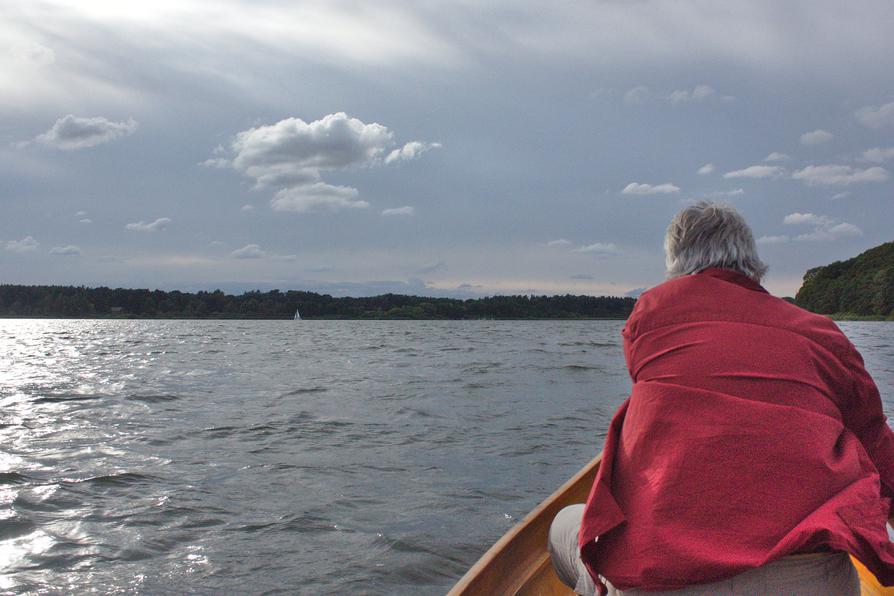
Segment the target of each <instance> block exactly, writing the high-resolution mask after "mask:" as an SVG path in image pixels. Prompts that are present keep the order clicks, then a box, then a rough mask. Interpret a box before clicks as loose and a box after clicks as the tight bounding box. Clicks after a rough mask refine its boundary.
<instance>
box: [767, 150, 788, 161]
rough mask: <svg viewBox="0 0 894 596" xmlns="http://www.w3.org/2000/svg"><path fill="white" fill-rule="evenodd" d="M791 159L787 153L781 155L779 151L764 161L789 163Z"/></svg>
mask: <svg viewBox="0 0 894 596" xmlns="http://www.w3.org/2000/svg"><path fill="white" fill-rule="evenodd" d="M790 159H791V157H789V156H788V155H787V154H785V153H780V152H778V151H774V152H773V153H771V154H770V155H768V156H767V157H765V158H764V161H788V160H790Z"/></svg>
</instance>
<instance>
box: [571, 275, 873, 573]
mask: <svg viewBox="0 0 894 596" xmlns="http://www.w3.org/2000/svg"><path fill="white" fill-rule="evenodd" d="M625 345H626V350H627V357H628V365H629V368H630V372H631V377H632V379H633V381H634V385H633V390H632V393H631V396H630V400H629V402H628V405H627V407H626V411H624V412H623V414H621V415H620V416H622V419H621V420H620V421H616V423H618V424H619V426H620V432H619V435H618V440H617V445H616V446H613V447H614V449H611V447H612V446H611V445H607V449H606V453H605V457H606V458H607V459H611V466H612V473H611V477H610V478H606V479H604V480H603V481H604V482H607V483H608V484H609V485H610V493H611V495H612V498H613V499H614V500H615V502H616V503H617V506H618V508H619V510H620V511H622V512H623V514H624V518H625V519H624V522H623V523H621V524H620V525H618V527H617V529H616V530H613V531H608V529H606V528H604V527H603V526H604V525H605V520H606V519H607V517H606V513H607V510H606V509H607V505H606V503H605V502H600V503H596V504H594V507H593V508H591V509H590V510H588V511H587V513H585V515H584V523H583V531H582V535H581V541H582V543H583V544H586V545H587V546H585V547H584V550H583V552H584V555H583V556H584V560H585V562H586V561H588V560H593V561H598V570H599V573H601V574H602V575H604V576H605V577H607V578H608V579H609V580H610V581H611V582H612V583H613V584H614V585H615V586H617V587H619V588H648V589H665V590H670V589H675V588H681V587H684V586H687V585H691V584H694V583H704V582H711V581H715V580H718V579H722V578H724V577H729V576H732V575H735V574H738V573H742V572H744V571H747V570H748V569H752V568H756V567H760V566H762V565H765V564H767V563H768V562H771V561H773V560H776V559H778V558H779V557H780V556H785V555H791V554H796V553H810V552H821V551H842V552H854V553H857V552H860V551H861V550H865V549H864V548H862V546H861V545H860V541H861V540H862V539H871V538H872V537H873V536H875V537H876V538H878V537H879V536H884V537H886V534H885V533H884V526H883V524H884V519H885V517H887V515H886V513H885V512H882V511H881V507H882V506H883V503H882V502H881V500H880V499H879V494H880V487H879V481H878V475H876V474H871V473H868V472H870V471H871V470H872V469H873V464H872V461H871V460H870V459H869V458H868V457H867V450H868V449H874V448H875V446H874V445H868V446H864V445H863V444H861V441H860V439H859V438H858V437H857V435H856V434H855V433H854V431H853V430H849V429H848V428H846V427H845V423H848V422H849V423H851V427H852V428H853V427H855V426H857V425H859V426H860V431H861V432H862V433H863V434H864V435H865V436H866V437H867V439H866V440H867V442H870V443H872V442H874V441H875V440H876V435H877V434H878V433H877V431H878V430H879V429H878V428H875V429H872V428H871V426H870V427H867V423H868V422H871V420H869V418H874V421H875V423H876V424H879V423H880V424H884V417H883V416H881V411H880V410H877V411H876V410H871V409H870V410H871V411H869V410H867V409H866V408H865V407H864V405H863V404H861V403H851V402H862V401H864V400H865V398H866V397H867V396H866V394H865V392H866V391H871V390H872V389H871V388H869V387H864V388H863V392H862V393H859V392H855V388H854V382H855V381H854V378H853V377H852V375H851V367H852V366H854V365H857V364H858V359H859V356H858V355H857V354H856V352H855V351H854V350H853V348H852V347H851V346H850V344H849V342H848V341H847V339H846V338H845V337H844V335H843V334H841V333H840V332H839V331H837V329H836V328H835V326H834V324H833V323H831V321H829V320H828V319H825V318H823V317H818V316H816V315H812V314H810V313H806V312H804V311H801V310H800V309H798V308H797V307H794V306H792V305H789V304H788V303H786V302H784V301H782V300H779V299H777V298H773V297H771V296H769V295H768V294H766V293H765V292H764V291H763V290H762V289H761V288H760V286H758V285H757V284H754V283H753V282H750V281H749V280H748V279H747V278H745V277H744V276H742V275H741V274H736V273H734V272H731V271H729V270H723V269H711V270H707V271H704V272H701V273H698V274H696V275H691V276H687V277H685V278H679V279H676V280H672V281H670V282H667V283H665V284H663V285H662V286H659V287H657V288H655V289H654V290H653V291H652V292H649V293H648V295H644V297H643V298H641V302H639V304H638V306H637V308H636V310H635V311H634V313H633V314H632V315H631V317H630V319H629V321H628V325H627V327H626V328H625ZM861 368H862V366H861ZM875 400H876V402H878V397H877V395H876V397H875ZM870 403H871V402H870ZM842 412H848V413H850V414H851V415H852V416H861V417H862V418H861V419H860V420H859V421H857V420H856V419H853V420H845V419H844V416H843V414H842ZM854 423H857V424H854ZM872 430H875V431H876V433H875V434H873V433H872V432H870V431H872ZM881 430H882V431H885V432H883V433H882V435H881V437H882V439H883V440H889V439H888V438H889V437H890V433H889V432H887V428H886V427H885V428H884V429H881ZM868 437H871V440H870V439H869V438H868ZM610 449H611V450H610ZM885 449H886V450H890V445H887V446H886V447H885ZM889 452H890V451H889ZM842 505H844V507H842ZM867 508H868V509H867ZM848 512H851V513H852V518H863V517H866V518H867V519H875V520H877V528H876V529H875V531H874V532H872V533H869V534H866V535H864V534H863V533H862V532H860V533H859V534H856V535H854V534H853V531H852V530H851V529H849V528H848V523H849V522H851V521H852V519H851V520H846V519H843V518H842V515H846V514H847V513H848ZM613 521H614V520H613ZM860 523H861V524H862V523H865V522H863V521H861V522H860ZM597 528H599V529H598V530H597ZM588 533H592V534H593V537H592V538H593V539H595V537H596V536H598V535H600V534H604V535H603V536H602V537H601V538H600V540H599V541H598V542H597V541H594V540H593V539H590V536H589V534H588ZM630 553H641V554H640V555H639V556H636V557H631V556H630Z"/></svg>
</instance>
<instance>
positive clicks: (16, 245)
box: [5, 236, 40, 253]
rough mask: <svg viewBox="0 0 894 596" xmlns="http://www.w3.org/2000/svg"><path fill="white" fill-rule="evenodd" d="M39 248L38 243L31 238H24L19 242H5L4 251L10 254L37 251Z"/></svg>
mask: <svg viewBox="0 0 894 596" xmlns="http://www.w3.org/2000/svg"><path fill="white" fill-rule="evenodd" d="M39 246H40V242H38V241H37V240H35V239H34V237H33V236H25V237H24V238H22V239H21V240H9V241H7V242H6V247H5V248H6V250H8V251H10V252H17V253H23V252H31V251H32V250H37V248H38V247H39Z"/></svg>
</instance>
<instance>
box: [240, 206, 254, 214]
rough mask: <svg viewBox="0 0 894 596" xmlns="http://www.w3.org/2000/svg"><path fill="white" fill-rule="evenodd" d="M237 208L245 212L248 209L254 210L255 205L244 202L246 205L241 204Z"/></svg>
mask: <svg viewBox="0 0 894 596" xmlns="http://www.w3.org/2000/svg"><path fill="white" fill-rule="evenodd" d="M239 210H240V211H245V212H248V211H254V210H255V206H254V205H248V204H246V205H243V206H242V207H240V208H239Z"/></svg>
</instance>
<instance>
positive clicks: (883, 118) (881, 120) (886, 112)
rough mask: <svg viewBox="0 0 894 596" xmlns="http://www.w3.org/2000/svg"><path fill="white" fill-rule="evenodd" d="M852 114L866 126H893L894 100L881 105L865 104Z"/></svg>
mask: <svg viewBox="0 0 894 596" xmlns="http://www.w3.org/2000/svg"><path fill="white" fill-rule="evenodd" d="M854 116H856V117H857V120H858V121H859V122H860V124H862V125H863V126H865V127H867V128H882V127H885V126H894V101H892V102H891V103H886V104H884V105H882V106H866V107H863V108H860V109H859V110H857V111H856V112H854Z"/></svg>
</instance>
